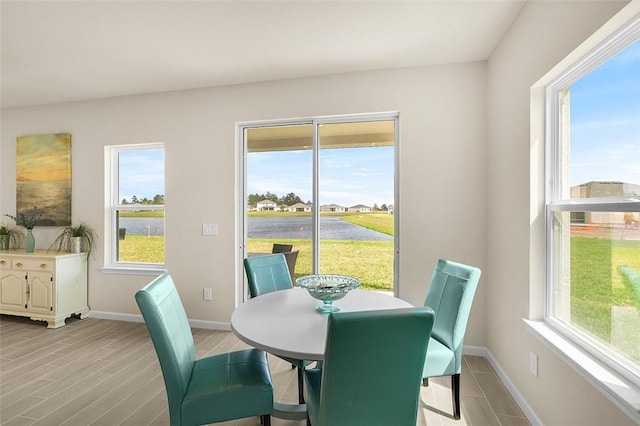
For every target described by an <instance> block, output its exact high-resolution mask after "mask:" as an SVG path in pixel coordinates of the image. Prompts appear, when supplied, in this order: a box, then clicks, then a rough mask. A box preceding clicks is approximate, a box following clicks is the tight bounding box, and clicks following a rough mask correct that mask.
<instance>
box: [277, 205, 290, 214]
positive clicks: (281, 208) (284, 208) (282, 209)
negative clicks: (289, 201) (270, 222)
mask: <svg viewBox="0 0 640 426" xmlns="http://www.w3.org/2000/svg"><path fill="white" fill-rule="evenodd" d="M276 210H278V211H279V212H288V211H289V206H288V205H286V204H280V205H279V206H278V208H277V209H276Z"/></svg>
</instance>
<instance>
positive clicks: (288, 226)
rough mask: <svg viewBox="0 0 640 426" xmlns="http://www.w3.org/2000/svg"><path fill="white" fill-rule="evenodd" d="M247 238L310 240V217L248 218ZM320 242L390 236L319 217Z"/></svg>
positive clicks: (380, 239) (379, 239)
mask: <svg viewBox="0 0 640 426" xmlns="http://www.w3.org/2000/svg"><path fill="white" fill-rule="evenodd" d="M247 228H248V234H249V235H248V237H249V238H286V239H289V238H295V239H298V238H299V239H311V217H309V216H293V217H281V216H280V217H250V218H249V223H248V226H247ZM320 239H321V240H364V241H389V240H393V237H392V236H391V235H387V234H383V233H381V232H377V231H373V230H371V229H367V228H363V227H361V226H358V225H354V224H352V223H349V222H345V221H344V220H342V219H340V217H337V216H320Z"/></svg>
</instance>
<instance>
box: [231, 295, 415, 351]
mask: <svg viewBox="0 0 640 426" xmlns="http://www.w3.org/2000/svg"><path fill="white" fill-rule="evenodd" d="M333 303H334V305H335V306H337V307H339V308H340V311H341V312H354V311H370V310H378V309H395V308H409V307H412V305H411V304H409V303H408V302H405V301H404V300H401V299H398V298H396V297H393V296H390V295H387V294H384V293H378V292H375V291H367V290H353V291H350V292H349V293H348V294H347V295H346V296H345V297H344V298H343V299H340V300H337V301H335V302H333ZM321 304H322V302H321V301H319V300H316V299H314V298H313V297H311V295H309V293H308V292H307V291H306V290H304V289H302V288H298V287H294V288H292V289H289V290H280V291H274V292H271V293H267V294H263V295H261V296H258V297H255V298H253V299H249V300H247V301H246V302H245V303H243V304H242V305H240V306H238V308H237V309H236V310H235V311H234V312H233V314H232V315H231V329H232V330H233V332H234V333H235V335H236V336H238V338H239V339H240V340H242V341H243V342H245V343H247V344H249V345H251V346H253V347H255V348H258V349H262V350H264V351H266V352H269V353H271V354H274V355H280V356H284V357H289V358H295V359H305V360H310V361H321V360H322V359H323V358H324V346H325V339H326V336H327V314H321V313H319V312H318V311H316V306H319V305H321Z"/></svg>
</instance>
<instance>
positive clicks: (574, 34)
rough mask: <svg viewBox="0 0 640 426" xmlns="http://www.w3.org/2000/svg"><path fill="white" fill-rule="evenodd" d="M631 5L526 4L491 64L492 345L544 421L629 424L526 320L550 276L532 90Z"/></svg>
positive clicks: (489, 263)
mask: <svg viewBox="0 0 640 426" xmlns="http://www.w3.org/2000/svg"><path fill="white" fill-rule="evenodd" d="M625 4H626V2H601V3H596V2H528V3H527V4H526V5H525V7H524V8H523V10H522V12H521V14H520V15H519V17H518V19H517V21H516V22H515V24H514V25H513V26H512V28H511V29H510V31H509V32H508V33H507V35H506V36H505V37H504V38H503V40H502V42H501V43H500V45H499V46H498V48H497V49H496V50H495V51H494V53H493V55H492V57H491V59H490V61H489V63H488V68H487V72H488V94H487V97H488V111H489V113H488V121H487V123H488V126H487V127H488V133H487V135H488V136H487V155H488V158H489V159H490V161H489V163H488V167H487V172H488V175H487V184H488V206H489V211H490V213H489V214H488V227H487V234H488V239H487V271H488V274H487V275H486V276H485V280H486V282H487V285H486V291H487V293H486V297H487V305H488V307H489V308H488V309H487V311H486V314H487V317H486V318H487V347H488V348H489V350H490V351H491V353H492V354H493V356H494V358H495V359H496V361H497V362H498V364H499V365H500V366H501V367H502V368H503V369H504V371H505V372H506V374H507V375H508V376H509V378H510V379H511V380H512V382H513V383H514V384H515V386H516V388H517V389H518V390H519V391H520V392H521V393H522V395H523V397H524V399H525V400H526V401H527V402H528V403H529V404H530V406H531V407H532V408H533V411H534V412H535V413H537V415H538V417H539V418H540V419H541V421H542V422H543V423H544V424H547V425H623V424H632V421H631V420H630V419H629V418H628V417H627V416H626V415H625V414H623V412H622V411H620V410H619V409H618V408H617V407H616V406H614V405H613V404H612V403H611V402H610V401H609V400H608V399H606V398H605V397H604V396H603V395H602V394H601V393H599V392H598V391H597V390H596V389H595V388H594V387H593V386H592V385H590V384H588V383H587V382H586V381H585V380H584V379H583V378H582V377H580V376H579V375H578V374H577V373H576V372H575V371H574V370H573V369H572V368H570V367H569V366H568V365H567V364H566V363H565V362H563V361H562V360H560V359H559V358H558V357H557V356H556V355H555V354H554V353H553V352H551V351H550V350H548V349H547V347H546V346H544V345H543V344H542V343H541V342H540V341H539V340H538V339H537V338H536V337H534V336H533V335H532V334H530V333H529V332H528V331H527V330H525V328H524V326H523V324H522V321H521V318H527V317H528V316H529V309H530V304H531V305H535V306H539V304H540V301H541V297H542V289H543V286H542V285H541V280H542V279H543V278H544V271H543V270H530V269H529V266H530V258H536V257H537V258H540V254H541V253H543V251H544V242H543V237H544V233H543V232H542V233H541V232H540V231H541V230H542V231H543V229H544V228H542V227H541V226H540V225H541V223H542V221H543V217H541V216H540V215H538V213H539V211H538V207H539V202H540V198H539V196H540V191H539V188H538V185H539V184H540V183H542V182H543V179H540V176H539V174H538V171H539V170H541V169H542V165H543V164H544V160H543V159H542V158H540V154H541V153H543V151H542V150H541V149H540V148H541V147H539V146H537V145H536V144H535V142H533V143H532V142H530V132H529V130H530V128H529V99H530V95H529V89H530V87H531V86H532V85H533V84H534V83H535V82H536V81H537V80H538V79H540V78H541V77H542V76H543V75H544V74H546V72H547V71H548V70H550V69H551V68H552V67H553V66H554V65H556V64H557V63H558V62H560V60H561V59H562V58H563V57H564V56H566V55H567V54H569V53H570V52H571V51H572V50H573V49H575V48H576V47H577V46H578V45H579V44H580V43H581V42H582V41H584V40H585V39H586V38H587V37H588V36H590V35H591V34H592V33H593V32H595V31H596V30H597V29H598V28H599V27H600V26H601V25H602V24H603V23H604V22H606V21H607V20H608V19H609V18H610V17H611V16H613V15H614V14H615V13H616V12H617V11H619V10H620V9H621V8H622V7H623V6H624V5H625ZM530 165H531V170H532V176H533V177H532V180H531V181H530ZM530 185H531V186H530ZM530 248H531V250H532V251H530ZM535 267H536V268H538V269H542V268H543V266H541V264H540V263H539V262H538V263H536V265H535ZM530 276H532V277H534V279H533V280H532V281H531V282H530ZM531 289H533V290H532V291H530V290H531ZM534 314H535V315H538V314H539V312H538V311H536V312H534ZM530 351H534V352H535V353H536V354H537V355H538V357H539V363H538V368H539V377H538V378H535V377H533V376H532V375H531V374H530V373H529V369H528V366H529V353H530Z"/></svg>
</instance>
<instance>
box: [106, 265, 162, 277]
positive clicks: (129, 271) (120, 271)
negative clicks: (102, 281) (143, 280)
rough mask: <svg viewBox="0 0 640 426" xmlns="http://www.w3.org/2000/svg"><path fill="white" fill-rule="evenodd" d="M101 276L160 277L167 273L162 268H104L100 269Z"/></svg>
mask: <svg viewBox="0 0 640 426" xmlns="http://www.w3.org/2000/svg"><path fill="white" fill-rule="evenodd" d="M100 271H102V273H103V274H110V275H162V274H164V273H165V272H167V270H166V269H164V268H152V267H144V266H140V267H137V266H105V267H103V268H100Z"/></svg>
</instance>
